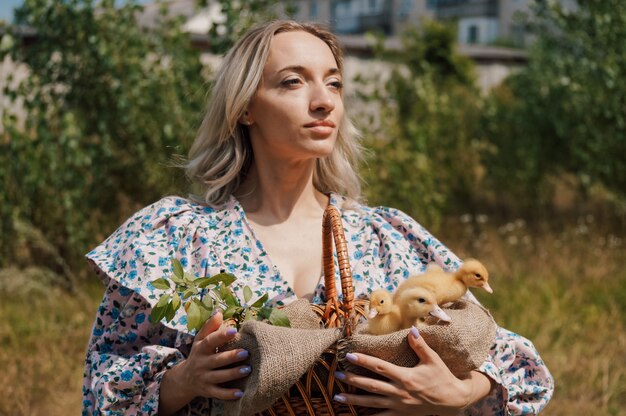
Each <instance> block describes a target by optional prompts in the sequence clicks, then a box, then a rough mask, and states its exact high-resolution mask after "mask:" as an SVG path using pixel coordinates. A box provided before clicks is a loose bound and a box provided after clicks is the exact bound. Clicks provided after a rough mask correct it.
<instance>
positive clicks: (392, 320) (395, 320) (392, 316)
mask: <svg viewBox="0 0 626 416" xmlns="http://www.w3.org/2000/svg"><path fill="white" fill-rule="evenodd" d="M369 305H370V307H369V314H368V316H367V318H368V320H367V324H368V326H367V328H368V331H369V332H370V333H371V334H374V335H383V334H390V333H392V332H395V331H399V330H400V329H401V328H400V327H401V317H400V309H399V308H398V306H397V305H394V303H393V297H392V296H391V293H389V292H387V291H386V290H384V289H379V290H375V291H373V292H372V295H371V296H370V304H369Z"/></svg>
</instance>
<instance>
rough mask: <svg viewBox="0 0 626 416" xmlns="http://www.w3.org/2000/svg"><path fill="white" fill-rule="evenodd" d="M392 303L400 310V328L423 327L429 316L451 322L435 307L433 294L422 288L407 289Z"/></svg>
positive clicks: (435, 300) (448, 317)
mask: <svg viewBox="0 0 626 416" xmlns="http://www.w3.org/2000/svg"><path fill="white" fill-rule="evenodd" d="M396 293H397V292H396ZM394 302H395V303H397V306H398V308H399V309H400V315H401V317H402V328H408V327H410V326H411V325H416V326H420V327H423V326H424V325H426V324H425V322H424V321H425V319H426V318H427V317H428V316H429V315H432V316H435V317H437V318H439V319H441V320H442V321H446V322H450V321H451V320H452V319H451V318H450V316H448V314H447V313H445V312H444V311H443V309H441V308H440V307H439V305H437V299H436V297H435V294H434V293H433V292H431V291H430V290H428V289H426V288H424V287H420V286H414V287H411V288H407V289H406V290H403V291H402V292H401V293H400V294H399V296H398V297H397V298H395V299H394Z"/></svg>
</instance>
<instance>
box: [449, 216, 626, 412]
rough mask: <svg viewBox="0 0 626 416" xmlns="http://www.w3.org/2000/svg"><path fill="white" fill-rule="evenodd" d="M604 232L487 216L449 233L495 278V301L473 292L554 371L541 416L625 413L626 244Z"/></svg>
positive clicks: (585, 221) (583, 225) (588, 222)
mask: <svg viewBox="0 0 626 416" xmlns="http://www.w3.org/2000/svg"><path fill="white" fill-rule="evenodd" d="M600 228H601V227H599V226H597V225H596V224H595V223H594V220H593V217H591V216H587V217H584V218H580V219H579V220H578V221H577V222H576V223H574V224H572V225H570V226H566V227H563V229H562V230H556V231H555V230H546V229H543V230H542V229H540V227H534V229H529V227H528V226H527V225H526V224H525V222H524V221H521V220H518V221H514V222H510V223H508V224H504V225H501V226H499V227H495V226H493V225H490V224H489V220H488V218H486V217H484V216H479V217H478V218H469V217H464V218H462V219H461V220H460V221H451V222H450V223H449V224H446V226H445V227H443V229H444V230H447V234H448V235H449V240H447V241H448V243H450V242H452V243H451V244H449V245H450V247H451V248H452V249H453V250H455V251H456V252H457V253H458V254H459V255H461V256H463V257H465V256H467V257H477V258H479V259H481V260H483V261H484V262H485V264H486V265H487V267H488V269H489V270H490V272H491V276H492V279H491V281H492V282H493V284H492V287H493V288H494V294H493V295H488V294H486V293H482V292H481V293H477V292H474V293H476V294H477V296H478V297H479V299H480V300H481V302H483V303H484V304H485V305H486V306H487V307H488V308H489V309H490V310H491V311H492V312H493V315H494V317H495V318H496V320H497V321H498V323H499V324H500V325H501V326H504V327H506V328H508V329H510V330H512V331H514V332H517V333H519V334H521V335H524V336H526V337H527V338H529V339H531V340H532V341H533V342H534V344H535V346H536V347H537V349H538V350H539V352H540V353H541V355H542V358H543V359H544V361H545V362H546V364H547V365H548V368H549V369H550V371H551V372H552V375H553V376H554V378H555V380H556V391H555V395H554V397H553V399H552V400H551V402H550V404H549V405H548V407H547V408H546V409H545V411H544V413H543V414H547V415H623V414H626V411H625V410H624V403H626V354H625V353H624V350H625V349H626V256H624V246H625V243H626V242H625V241H623V234H620V235H619V236H618V235H615V234H612V233H611V232H610V231H608V232H607V231H606V230H601V229H600ZM444 238H445V237H444Z"/></svg>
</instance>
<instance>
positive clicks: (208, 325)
mask: <svg viewBox="0 0 626 416" xmlns="http://www.w3.org/2000/svg"><path fill="white" fill-rule="evenodd" d="M223 322H224V318H223V316H222V313H221V312H219V311H218V312H216V313H215V314H214V315H213V316H211V317H210V318H209V319H208V320H207V321H206V322H205V323H204V325H202V328H200V331H198V333H197V334H196V337H195V338H194V341H193V342H194V344H195V343H197V342H200V341H202V340H203V339H205V338H206V337H207V336H209V334H211V333H213V332H215V331H217V330H218V329H219V327H220V326H221V325H222V323H223Z"/></svg>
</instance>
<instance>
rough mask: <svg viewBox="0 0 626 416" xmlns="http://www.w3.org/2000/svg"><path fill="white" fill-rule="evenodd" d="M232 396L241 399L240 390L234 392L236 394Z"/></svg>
mask: <svg viewBox="0 0 626 416" xmlns="http://www.w3.org/2000/svg"><path fill="white" fill-rule="evenodd" d="M234 396H235V397H236V398H238V399H240V398H242V397H243V391H241V390H239V391H236V392H235V394H234Z"/></svg>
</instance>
